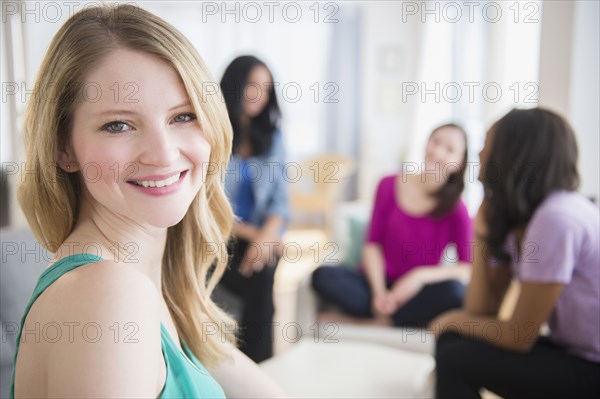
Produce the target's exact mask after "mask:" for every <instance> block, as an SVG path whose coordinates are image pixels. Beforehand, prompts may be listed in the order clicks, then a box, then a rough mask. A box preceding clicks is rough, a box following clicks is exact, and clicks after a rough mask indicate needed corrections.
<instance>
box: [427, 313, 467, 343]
mask: <svg viewBox="0 0 600 399" xmlns="http://www.w3.org/2000/svg"><path fill="white" fill-rule="evenodd" d="M467 320H468V315H467V313H466V311H465V310H463V309H456V310H450V311H448V312H446V313H442V314H441V315H439V316H438V317H436V318H435V319H433V321H431V323H429V325H428V326H427V329H428V330H432V331H433V333H434V335H435V338H436V339H438V338H439V337H440V335H442V334H443V333H446V332H450V331H454V332H458V333H460V331H461V326H462V325H463V324H462V323H463V322H465V321H467Z"/></svg>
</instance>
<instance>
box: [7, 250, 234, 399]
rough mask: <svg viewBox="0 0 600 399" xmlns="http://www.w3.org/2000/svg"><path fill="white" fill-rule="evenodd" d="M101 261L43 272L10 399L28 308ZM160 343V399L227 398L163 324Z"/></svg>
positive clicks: (79, 259)
mask: <svg viewBox="0 0 600 399" xmlns="http://www.w3.org/2000/svg"><path fill="white" fill-rule="evenodd" d="M101 260H102V258H100V257H98V256H95V255H90V254H75V255H71V256H68V257H66V258H62V259H60V260H59V261H58V262H56V263H55V264H54V265H52V266H51V267H49V268H48V269H46V270H44V272H43V273H42V274H41V275H40V278H39V280H38V282H37V285H36V286H35V289H34V290H33V295H32V296H31V299H30V300H29V303H28V304H27V307H26V308H25V313H24V314H23V317H22V318H21V326H20V328H19V334H18V335H17V345H16V351H15V358H14V361H13V373H12V380H11V385H10V396H9V397H10V398H11V399H12V398H14V392H15V366H16V362H17V353H18V352H19V344H20V342H21V333H22V331H23V324H24V323H25V318H26V317H27V313H29V309H31V306H32V305H33V303H34V302H35V300H36V299H37V298H38V297H39V296H40V294H41V293H42V292H44V290H45V289H46V288H48V287H49V286H50V285H51V284H52V283H53V282H55V281H56V280H58V278H59V277H61V276H62V275H63V274H65V273H68V272H69V271H71V270H73V269H75V268H77V267H79V266H84V265H87V264H89V263H94V262H98V261H101ZM160 341H161V346H162V353H163V357H164V359H165V364H166V368H167V377H166V380H165V385H164V387H163V390H162V392H161V394H160V398H225V393H224V392H223V389H222V388H221V386H220V385H219V383H218V382H217V381H216V380H215V379H214V378H212V377H211V375H210V374H209V373H208V371H207V370H206V368H205V367H204V366H203V365H202V363H200V361H199V360H198V359H197V358H196V357H195V356H194V354H193V353H192V351H191V350H190V349H189V348H188V347H187V345H185V343H184V342H183V341H180V343H181V347H182V348H183V350H184V352H182V351H181V350H180V349H179V348H178V347H177V345H176V344H175V342H174V341H173V339H172V338H171V335H170V334H169V332H168V331H167V329H166V328H165V326H164V325H163V324H162V323H160Z"/></svg>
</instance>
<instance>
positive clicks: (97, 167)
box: [61, 49, 211, 227]
mask: <svg viewBox="0 0 600 399" xmlns="http://www.w3.org/2000/svg"><path fill="white" fill-rule="evenodd" d="M84 87H86V88H87V90H84V93H87V99H86V98H84V99H83V100H82V102H81V103H80V104H79V105H78V106H77V108H76V109H75V112H74V115H73V124H72V126H73V128H72V131H71V141H70V145H69V146H68V148H67V149H66V152H65V153H63V154H61V161H62V163H63V165H64V164H66V163H71V164H72V165H73V166H72V167H71V169H70V170H71V171H74V170H77V169H79V171H80V172H81V176H82V179H83V182H84V185H85V188H86V190H87V193H86V195H87V197H88V199H90V200H91V201H93V202H95V203H96V204H99V205H100V206H102V207H105V208H107V209H108V210H109V211H111V212H113V213H115V214H118V215H121V216H124V217H126V218H130V219H132V220H133V221H134V222H136V223H140V224H142V225H151V226H155V227H169V226H173V225H175V224H177V223H178V222H179V221H180V220H181V219H182V218H183V216H185V213H186V212H187V210H188V207H189V206H190V204H191V202H192V200H193V199H194V197H195V195H196V194H197V193H198V191H199V190H200V188H201V186H202V184H203V182H204V181H205V180H204V179H205V175H206V165H207V163H208V161H209V157H210V151H211V147H210V144H209V143H208V142H207V141H206V139H205V137H204V134H203V132H202V129H201V127H200V125H199V123H198V121H197V120H196V116H195V113H194V108H193V107H192V105H191V104H190V102H189V99H188V96H187V93H186V91H185V87H184V85H183V83H182V81H181V79H180V77H179V75H178V74H177V72H176V71H175V70H174V69H173V68H172V67H171V66H169V65H168V64H166V63H165V62H163V61H161V60H160V59H158V58H156V57H153V56H151V55H148V54H145V53H141V52H136V51H131V50H125V49H118V50H115V51H113V52H111V53H110V54H109V55H108V56H107V57H105V58H104V59H103V60H102V62H101V63H100V64H98V65H97V66H96V67H95V68H94V69H93V70H92V71H91V73H89V75H88V76H87V77H86V85H85V86H84ZM75 163H76V164H75ZM88 194H89V195H88Z"/></svg>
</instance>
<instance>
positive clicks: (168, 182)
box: [127, 170, 187, 195]
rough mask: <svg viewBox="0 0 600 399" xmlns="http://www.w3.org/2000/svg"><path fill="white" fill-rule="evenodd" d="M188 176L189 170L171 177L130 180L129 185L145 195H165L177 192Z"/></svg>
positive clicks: (146, 177)
mask: <svg viewBox="0 0 600 399" xmlns="http://www.w3.org/2000/svg"><path fill="white" fill-rule="evenodd" d="M186 174H187V170H186V171H183V172H177V173H175V174H173V175H171V176H168V175H163V176H145V177H143V178H141V179H136V180H128V181H127V183H129V184H131V185H133V186H134V187H136V188H137V189H139V190H141V191H142V192H144V193H147V194H151V195H163V194H169V193H172V192H174V191H176V190H177V188H178V187H179V185H180V183H181V182H182V181H183V178H184V177H185V175H186ZM165 176H168V177H165Z"/></svg>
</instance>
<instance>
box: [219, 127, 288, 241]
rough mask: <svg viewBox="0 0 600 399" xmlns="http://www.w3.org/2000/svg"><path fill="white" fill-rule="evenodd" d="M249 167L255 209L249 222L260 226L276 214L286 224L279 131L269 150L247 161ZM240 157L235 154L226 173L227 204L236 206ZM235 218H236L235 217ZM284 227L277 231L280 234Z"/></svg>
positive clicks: (284, 181)
mask: <svg viewBox="0 0 600 399" xmlns="http://www.w3.org/2000/svg"><path fill="white" fill-rule="evenodd" d="M246 163H247V164H248V165H249V168H250V170H249V175H250V182H251V185H252V191H253V193H254V209H253V211H252V212H251V215H250V218H249V220H247V222H248V223H250V224H252V225H254V226H256V227H259V228H260V227H262V225H263V224H264V223H265V222H266V220H267V218H268V217H269V216H271V215H279V216H281V217H282V218H283V220H284V226H285V225H286V224H287V222H288V221H289V216H290V210H289V202H288V187H287V185H288V182H287V180H286V178H287V175H285V173H286V171H285V150H284V148H283V139H282V135H281V131H279V130H276V131H275V133H274V134H273V142H272V144H271V148H270V150H269V151H267V152H266V153H265V154H263V155H261V156H253V157H250V158H248V159H246ZM241 164H242V158H241V157H240V156H239V155H237V154H234V155H232V156H231V159H230V160H229V164H228V165H227V173H226V174H225V191H226V192H227V196H228V198H229V201H230V202H231V203H232V204H236V202H237V195H238V191H239V188H240V183H241V182H242V171H241ZM236 216H237V215H236ZM283 231H284V228H282V229H281V230H280V233H281V234H283Z"/></svg>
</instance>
